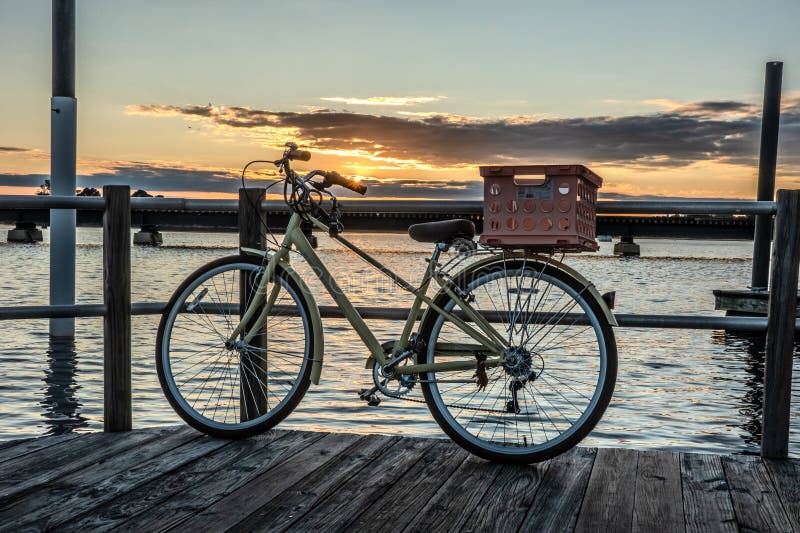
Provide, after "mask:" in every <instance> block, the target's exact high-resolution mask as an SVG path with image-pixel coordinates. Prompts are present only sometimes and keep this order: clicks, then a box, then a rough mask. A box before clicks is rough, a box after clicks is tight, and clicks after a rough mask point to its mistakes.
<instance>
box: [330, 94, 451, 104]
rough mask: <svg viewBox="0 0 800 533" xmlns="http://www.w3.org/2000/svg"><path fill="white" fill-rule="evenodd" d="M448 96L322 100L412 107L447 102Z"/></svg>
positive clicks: (331, 97) (333, 98)
mask: <svg viewBox="0 0 800 533" xmlns="http://www.w3.org/2000/svg"><path fill="white" fill-rule="evenodd" d="M446 98H447V97H446V96H370V97H369V98H355V97H351V98H347V97H342V96H327V97H324V98H320V100H324V101H326V102H337V103H340V104H347V105H368V106H411V105H417V104H428V103H430V102H437V101H440V100H445V99H446Z"/></svg>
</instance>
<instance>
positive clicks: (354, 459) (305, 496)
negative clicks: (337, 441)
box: [234, 436, 405, 531]
mask: <svg viewBox="0 0 800 533" xmlns="http://www.w3.org/2000/svg"><path fill="white" fill-rule="evenodd" d="M399 441H400V439H399V438H398V437H383V436H370V437H366V438H364V439H361V440H360V441H358V442H357V443H356V444H354V445H353V446H351V447H350V448H348V449H346V450H345V451H344V452H343V453H341V454H339V456H338V457H336V458H335V459H334V460H332V461H329V462H327V463H325V464H324V465H323V466H322V467H321V468H318V469H317V470H315V471H314V472H312V473H311V474H309V475H308V476H306V477H304V478H303V479H302V480H301V481H300V482H298V483H297V484H295V485H293V486H292V487H290V488H289V489H288V490H285V491H284V492H282V493H281V494H280V495H278V496H277V497H275V498H273V499H272V500H270V501H269V502H268V503H267V504H266V505H264V506H263V507H261V508H260V509H258V510H257V511H256V512H254V513H252V514H251V515H250V516H248V517H247V518H246V519H245V520H244V521H242V522H239V523H238V524H236V527H235V528H234V529H236V530H237V531H254V530H261V529H266V530H269V531H283V530H286V529H291V528H292V527H294V524H296V523H297V522H303V521H304V520H305V516H306V513H307V512H308V511H309V510H310V509H312V508H313V507H314V506H315V505H317V504H319V502H321V501H322V500H324V499H325V498H326V497H328V496H330V495H331V494H332V493H333V492H335V491H339V490H347V487H346V485H349V484H351V483H353V481H352V480H351V478H352V476H353V475H354V474H355V473H356V472H359V471H361V470H362V469H364V468H366V469H368V470H369V471H371V472H373V473H374V471H373V470H372V466H373V460H374V459H375V458H376V457H378V456H379V455H381V454H383V453H386V452H387V451H388V450H389V449H391V447H392V446H394V445H396V444H397V443H398V442H399ZM404 506H405V503H404ZM378 525H379V524H375V526H378Z"/></svg>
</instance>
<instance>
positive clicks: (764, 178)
mask: <svg viewBox="0 0 800 533" xmlns="http://www.w3.org/2000/svg"><path fill="white" fill-rule="evenodd" d="M782 76H783V63H781V62H780V61H770V62H769V63H767V73H766V77H765V80H764V107H763V110H762V114H761V151H760V153H759V158H758V196H757V198H756V200H759V201H770V202H771V201H772V200H773V198H774V196H775V167H776V165H777V161H778V128H779V125H780V118H781V78H782ZM755 222H756V227H755V232H754V233H753V273H752V277H751V279H750V287H751V288H752V289H753V290H766V289H767V281H768V279H769V278H768V277H769V244H770V237H771V236H772V217H771V216H769V215H756V218H755Z"/></svg>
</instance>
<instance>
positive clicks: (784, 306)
mask: <svg viewBox="0 0 800 533" xmlns="http://www.w3.org/2000/svg"><path fill="white" fill-rule="evenodd" d="M108 189H109V190H112V189H114V190H116V195H117V198H122V196H123V195H125V196H128V197H129V188H128V187H122V186H120V187H109V188H108ZM117 189H118V190H117ZM247 192H248V193H250V194H252V193H253V192H256V191H254V190H252V189H251V190H248V191H247ZM243 199H244V191H241V193H240V199H239V201H236V200H192V199H183V198H130V199H129V202H123V203H122V204H120V205H127V207H123V208H119V207H117V208H116V209H117V210H119V209H127V210H128V218H127V220H128V221H129V214H130V210H131V209H132V208H136V209H163V210H171V211H175V210H186V211H205V210H210V211H221V210H229V211H240V210H241V209H242V208H243V207H244V205H245V204H244V203H243ZM106 200H107V199H106V198H103V197H62V196H5V197H0V208H39V209H43V208H46V209H91V210H104V217H103V219H104V242H103V247H104V251H106V253H104V262H106V261H107V260H108V259H109V258H111V259H113V257H114V255H115V254H119V253H123V254H128V255H129V254H130V250H129V246H130V243H129V241H127V242H125V243H124V244H123V243H119V242H106V239H105V236H106V235H107V234H108V233H109V232H108V231H107V230H108V229H109V227H110V226H111V225H114V224H115V220H116V219H118V218H123V219H124V218H125V216H124V215H123V214H122V213H118V212H115V211H114V209H113V208H111V207H110V206H109V204H108V203H107V201H106ZM799 206H800V191H779V195H778V202H769V201H727V200H723V201H689V200H687V201H621V202H615V201H603V202H599V204H598V212H600V213H606V214H715V215H725V214H740V215H742V214H743V215H768V216H769V215H774V214H777V217H776V235H778V234H779V232H780V235H784V236H783V237H781V239H780V240H778V239H777V238H776V244H775V249H774V251H773V258H775V257H778V258H782V260H778V261H776V260H773V264H772V272H771V279H773V280H776V279H777V280H779V282H780V283H782V285H783V286H784V287H788V288H789V289H790V288H791V286H792V283H793V284H794V285H793V286H794V290H793V291H792V290H789V289H786V290H784V291H782V294H783V297H782V298H771V299H770V306H769V315H768V316H767V317H718V316H703V315H680V316H676V315H650V314H616V315H615V317H616V319H617V321H618V323H619V325H620V326H621V327H631V328H679V329H702V330H710V329H727V330H736V331H742V332H750V333H764V332H766V334H767V369H766V380H765V391H766V392H765V405H764V415H763V416H764V421H763V435H764V437H763V439H762V455H764V456H767V457H786V456H787V453H788V420H789V419H788V417H789V404H788V398H789V396H787V395H788V394H790V393H791V356H792V350H793V345H792V342H791V340H793V338H794V334H795V332H796V331H798V330H800V322H798V321H797V320H796V319H795V305H796V298H793V296H794V295H796V293H797V265H798V262H799V261H800V260H798V259H797V258H798V253H800V243H798V242H797V238H796V237H797V234H798V232H799V231H800V230H798V221H799V220H800V207H799ZM248 207H249V206H248ZM261 208H262V210H263V211H265V212H268V213H269V212H288V207H287V206H286V205H285V204H284V203H282V202H277V201H262V202H261ZM421 209H424V210H426V211H427V212H431V211H433V212H437V213H442V214H447V213H454V212H458V213H464V212H465V211H467V212H471V211H475V213H476V214H480V213H482V202H461V201H426V202H408V201H376V200H354V201H346V200H345V201H343V202H342V210H343V211H345V212H351V213H358V212H370V211H376V210H377V211H381V212H392V213H403V212H407V213H412V212H415V211H419V210H421ZM240 212H241V211H240ZM246 224H250V225H251V226H253V227H249V228H245V227H244V226H243V225H246ZM254 224H255V225H254ZM116 225H118V224H116ZM260 230H261V226H260V223H259V222H258V220H257V218H255V217H249V219H248V217H242V220H240V234H244V233H248V234H250V235H253V234H255V233H259V232H260ZM128 235H129V229H128ZM120 240H124V239H120ZM104 267H107V265H104ZM792 269H794V270H793V271H794V273H793V274H792ZM122 277H123V278H124V277H125V276H124V273H123V274H122ZM127 278H128V279H116V280H114V279H111V280H109V279H107V276H106V279H105V282H104V293H105V292H108V291H110V290H114V288H113V285H114V284H123V285H124V284H127V286H128V287H129V286H130V272H129V271H128V272H127ZM787 294H788V295H790V296H792V297H789V296H786V295H787ZM128 301H130V294H129V288H128ZM108 302H109V300H108V298H107V297H106V303H105V304H77V305H60V306H13V307H0V320H25V319H44V318H68V317H72V318H77V317H104V319H105V321H106V322H108V321H109V314H110V309H109V304H108ZM165 305H166V304H165V303H163V302H133V303H131V304H130V305H129V307H128V309H127V311H126V312H125V313H124V314H125V315H126V317H120V316H119V314H120V310H119V309H117V310H116V311H115V312H114V316H115V317H116V320H117V321H119V320H123V323H122V324H120V325H118V327H117V328H116V330H117V331H118V332H117V333H113V335H116V336H119V335H122V334H123V333H120V332H124V331H126V329H125V320H127V324H128V327H127V335H128V338H127V339H120V338H115V339H107V341H106V343H105V344H106V354H105V361H106V369H105V370H104V372H106V374H108V373H109V372H110V373H115V374H118V375H121V376H122V378H121V381H123V382H124V381H126V380H127V383H111V384H108V383H107V387H106V392H107V394H106V395H107V396H108V395H109V388H110V389H115V388H116V387H122V388H125V387H127V389H128V391H129V390H130V375H129V373H130V349H129V346H130V327H129V322H130V317H131V315H152V314H160V313H162V312H163V310H164V307H165ZM358 311H359V313H360V314H361V315H362V317H363V318H365V319H383V320H404V319H405V318H406V317H407V314H408V311H407V309H404V308H396V307H393V308H380V307H360V308H358ZM320 312H321V315H322V316H323V317H328V318H339V317H342V316H343V315H342V314H341V312H340V311H339V309H338V308H337V307H334V306H320ZM787 316H788V317H790V318H789V319H787V318H786V317H787ZM108 334H109V333H108V328H106V335H107V336H108ZM109 340H111V341H113V342H109ZM126 343H127V346H128V350H127V361H125V360H123V361H119V360H118V359H119V356H118V355H117V354H115V353H109V352H108V350H109V348H108V346H109V344H112V345H114V346H120V345H125V344H126ZM123 352H124V350H123ZM787 360H788V370H787V368H786V365H787ZM109 367H110V368H109ZM121 367H127V372H128V375H127V376H126V375H125V374H124V372H122V373H121V372H120V368H121ZM776 369H778V370H776ZM123 370H125V369H124V368H123ZM107 379H110V378H107ZM118 381H119V380H118ZM123 403H125V402H123ZM107 409H108V411H107V412H106V430H109V431H118V430H129V429H130V398H128V400H127V404H126V405H124V406H122V407H121V408H120V406H115V407H113V408H112V407H109V406H107Z"/></svg>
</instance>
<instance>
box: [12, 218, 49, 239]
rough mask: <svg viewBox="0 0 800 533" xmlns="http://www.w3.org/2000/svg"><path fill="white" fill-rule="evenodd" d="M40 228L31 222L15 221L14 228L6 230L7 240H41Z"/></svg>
mask: <svg viewBox="0 0 800 533" xmlns="http://www.w3.org/2000/svg"><path fill="white" fill-rule="evenodd" d="M42 238H43V237H42V230H40V229H39V228H37V227H36V224H35V223H33V222H17V224H16V226H15V227H14V229H10V230H8V242H24V243H34V242H42Z"/></svg>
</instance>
